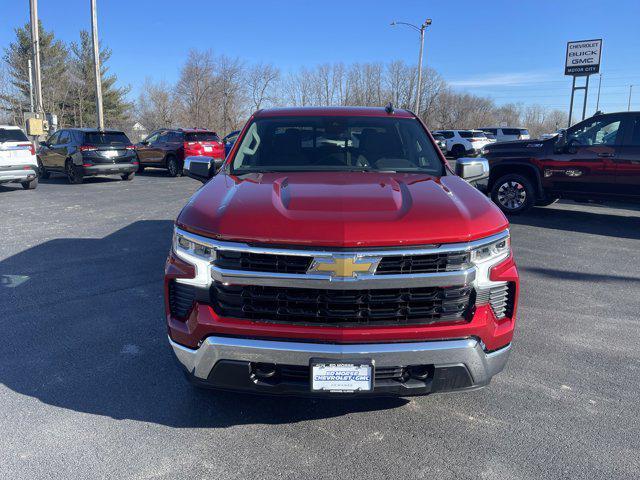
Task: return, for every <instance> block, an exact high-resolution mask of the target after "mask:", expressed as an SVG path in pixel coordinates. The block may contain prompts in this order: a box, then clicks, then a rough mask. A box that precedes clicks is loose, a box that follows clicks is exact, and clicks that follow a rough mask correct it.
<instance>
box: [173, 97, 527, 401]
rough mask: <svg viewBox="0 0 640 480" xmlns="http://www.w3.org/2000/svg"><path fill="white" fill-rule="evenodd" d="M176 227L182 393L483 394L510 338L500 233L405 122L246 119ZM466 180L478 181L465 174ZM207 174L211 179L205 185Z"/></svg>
mask: <svg viewBox="0 0 640 480" xmlns="http://www.w3.org/2000/svg"><path fill="white" fill-rule="evenodd" d="M184 168H185V173H186V174H188V175H189V176H191V177H193V178H196V179H199V180H202V181H203V182H204V185H203V186H202V188H200V189H199V190H198V191H197V192H196V193H195V194H194V196H193V197H192V198H191V200H190V201H189V203H188V204H187V205H186V206H185V207H184V209H183V210H182V212H181V213H180V215H179V216H178V218H177V220H176V222H175V230H174V237H173V243H172V248H171V252H170V254H169V257H168V259H167V262H166V268H165V309H166V319H167V328H168V334H169V342H170V344H171V346H172V347H173V350H174V352H175V355H176V357H177V358H178V360H179V362H180V363H181V364H182V366H183V367H184V371H185V372H186V374H187V377H188V378H189V379H190V380H191V381H192V382H193V383H194V384H196V385H198V386H202V387H210V388H220V389H231V390H241V391H250V392H254V393H269V394H295V395H311V396H323V395H325V396H349V397H352V396H358V395H362V396H370V395H377V394H381V395H403V396H404V395H423V394H428V393H433V392H441V391H453V390H470V389H474V388H480V387H483V386H486V385H487V384H488V383H489V382H490V380H491V378H492V377H493V375H495V374H496V373H498V372H499V371H501V370H502V368H503V367H504V365H505V362H506V360H507V358H508V355H509V351H510V348H511V340H512V337H513V330H514V326H515V318H516V310H517V298H518V288H519V287H518V284H519V280H518V273H517V269H516V265H515V262H514V259H513V254H512V252H511V246H510V245H511V244H510V234H509V224H508V222H507V220H506V218H505V217H504V215H503V214H502V213H501V212H500V210H499V209H498V208H497V207H496V206H495V205H494V204H493V203H492V202H490V201H489V199H487V198H486V196H484V195H483V194H482V193H481V192H479V191H478V190H477V189H476V188H474V187H473V186H471V185H470V184H469V183H467V182H466V181H465V180H464V179H463V178H460V176H458V175H456V174H455V173H454V172H453V171H452V170H451V169H450V168H449V166H448V164H447V162H446V160H445V158H444V156H443V155H442V153H441V152H440V150H439V149H438V147H437V145H436V144H435V142H434V141H433V139H432V137H431V136H430V135H429V132H428V130H427V129H426V127H425V125H424V124H423V123H422V122H421V121H420V119H418V118H416V117H415V116H414V115H413V114H412V113H411V112H408V111H404V110H394V109H393V108H389V107H388V108H386V109H383V108H355V107H354V108H345V107H340V108H285V109H270V110H261V111H259V112H256V113H255V114H254V115H253V116H252V117H251V118H250V119H249V121H248V122H247V124H246V125H245V127H244V129H243V130H242V132H241V133H240V135H239V137H238V140H237V141H236V142H235V144H234V145H233V148H232V150H231V151H230V153H229V155H228V156H227V158H226V160H225V163H224V165H223V166H222V168H221V169H219V170H218V171H217V173H215V172H216V168H215V165H214V164H213V160H212V159H210V158H205V157H189V158H187V159H185V165H184ZM457 168H458V169H459V173H461V174H462V175H463V176H464V177H467V178H480V177H482V176H483V175H486V174H487V173H488V166H487V165H486V161H485V160H483V159H461V160H460V161H459V162H458V164H457ZM214 173H215V175H214Z"/></svg>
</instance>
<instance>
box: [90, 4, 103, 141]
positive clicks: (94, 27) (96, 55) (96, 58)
mask: <svg viewBox="0 0 640 480" xmlns="http://www.w3.org/2000/svg"><path fill="white" fill-rule="evenodd" d="M91 32H92V34H93V66H94V70H95V75H96V115H97V117H98V118H97V120H98V122H97V123H98V128H99V129H100V130H104V116H103V114H102V78H101V76H100V75H101V74H100V47H99V45H98V12H97V11H96V0H91Z"/></svg>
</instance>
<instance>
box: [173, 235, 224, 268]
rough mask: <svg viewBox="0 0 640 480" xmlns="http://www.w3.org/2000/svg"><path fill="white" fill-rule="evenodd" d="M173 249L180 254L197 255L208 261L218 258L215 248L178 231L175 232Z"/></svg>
mask: <svg viewBox="0 0 640 480" xmlns="http://www.w3.org/2000/svg"><path fill="white" fill-rule="evenodd" d="M173 249H174V251H175V252H176V253H177V254H178V256H181V255H180V254H182V255H184V256H187V257H188V256H195V257H198V258H199V259H202V260H206V261H208V262H213V261H214V260H215V259H216V251H215V250H214V249H213V248H211V247H210V246H208V245H205V244H203V243H198V242H196V241H194V240H193V239H191V238H187V237H185V236H184V235H181V234H180V233H178V232H174V234H173Z"/></svg>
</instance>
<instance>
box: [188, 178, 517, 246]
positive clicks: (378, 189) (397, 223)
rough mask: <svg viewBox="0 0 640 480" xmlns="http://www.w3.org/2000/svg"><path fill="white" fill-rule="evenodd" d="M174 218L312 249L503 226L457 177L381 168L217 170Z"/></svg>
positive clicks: (213, 231)
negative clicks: (229, 172) (243, 172)
mask: <svg viewBox="0 0 640 480" xmlns="http://www.w3.org/2000/svg"><path fill="white" fill-rule="evenodd" d="M176 224H177V225H178V226H179V227H180V228H183V229H185V230H188V231H191V232H193V233H196V234H199V235H204V236H207V237H211V238H217V239H221V240H229V241H242V242H249V243H263V244H265V243H266V244H280V245H285V244H288V245H300V246H304V245H309V246H315V247H318V246H327V247H367V246H378V247H380V246H401V245H427V244H440V243H453V242H464V241H469V240H475V239H478V238H482V237H485V236H488V235H492V234H495V233H498V232H500V231H502V230H504V229H505V228H507V227H508V222H507V220H506V218H505V217H504V215H503V214H502V212H500V210H499V209H498V208H497V207H496V206H495V205H494V204H493V203H491V201H490V200H488V199H487V198H486V197H485V196H484V195H483V194H482V193H480V192H479V191H478V190H477V189H475V188H474V187H472V186H471V185H469V184H468V183H466V182H465V181H464V180H462V179H460V178H459V177H456V176H454V175H448V176H444V177H431V176H429V175H424V174H406V173H379V172H366V173H363V172H346V173H338V172H322V173H315V172H314V173H308V172H305V173H302V172H295V173H293V172H292V173H256V174H249V175H243V176H242V177H236V176H232V175H226V174H218V175H216V176H215V177H214V178H213V179H212V180H211V181H209V182H208V183H207V184H206V185H204V186H203V187H202V188H201V189H200V190H199V191H198V192H196V193H195V194H194V196H193V197H192V198H191V200H190V201H189V203H188V204H187V205H186V206H185V208H184V209H183V210H182V212H181V213H180V215H179V217H178V220H177V222H176Z"/></svg>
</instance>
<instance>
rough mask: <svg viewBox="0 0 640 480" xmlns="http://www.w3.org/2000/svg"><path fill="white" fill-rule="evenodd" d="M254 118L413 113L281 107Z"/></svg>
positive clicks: (407, 114) (404, 115) (405, 114)
mask: <svg viewBox="0 0 640 480" xmlns="http://www.w3.org/2000/svg"><path fill="white" fill-rule="evenodd" d="M254 115H255V117H256V118H264V117H302V116H323V117H347V116H355V117H390V116H393V117H400V118H414V117H415V116H414V115H413V113H411V112H409V111H408V110H403V109H399V108H398V109H394V110H393V113H387V111H386V109H385V108H384V107H283V108H266V109H263V110H258V111H257V112H256V113H255V114H254Z"/></svg>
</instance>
